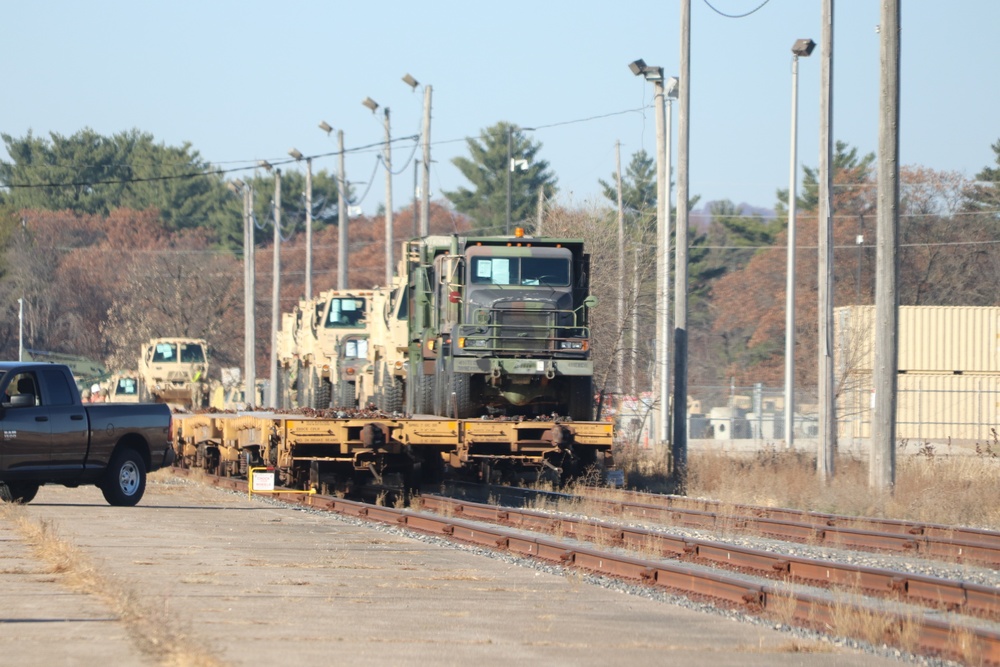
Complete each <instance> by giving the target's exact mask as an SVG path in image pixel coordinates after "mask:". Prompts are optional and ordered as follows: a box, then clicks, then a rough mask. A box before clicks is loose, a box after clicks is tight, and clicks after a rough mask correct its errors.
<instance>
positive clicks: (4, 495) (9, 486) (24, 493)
mask: <svg viewBox="0 0 1000 667" xmlns="http://www.w3.org/2000/svg"><path fill="white" fill-rule="evenodd" d="M36 493H38V484H36V483H34V482H7V483H6V484H0V500H3V501H4V502H8V503H22V504H24V505H27V504H28V503H30V502H31V501H32V500H34V499H35V494H36Z"/></svg>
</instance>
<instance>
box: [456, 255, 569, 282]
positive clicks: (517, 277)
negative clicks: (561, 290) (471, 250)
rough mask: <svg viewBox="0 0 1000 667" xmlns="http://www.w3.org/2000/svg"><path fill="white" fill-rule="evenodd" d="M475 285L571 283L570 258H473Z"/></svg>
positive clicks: (473, 279) (473, 280)
mask: <svg viewBox="0 0 1000 667" xmlns="http://www.w3.org/2000/svg"><path fill="white" fill-rule="evenodd" d="M471 282H472V284H473V285H547V286H549V287H565V286H567V285H569V284H570V265H569V259H566V258H563V257H473V258H472V280H471Z"/></svg>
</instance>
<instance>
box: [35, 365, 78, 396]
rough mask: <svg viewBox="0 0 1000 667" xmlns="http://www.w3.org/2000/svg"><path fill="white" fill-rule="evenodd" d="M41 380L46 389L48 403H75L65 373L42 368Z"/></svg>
mask: <svg viewBox="0 0 1000 667" xmlns="http://www.w3.org/2000/svg"><path fill="white" fill-rule="evenodd" d="M42 380H43V381H44V382H45V387H46V389H47V390H48V394H47V395H48V399H49V405H75V404H76V401H74V400H73V391H72V390H71V389H70V386H69V381H68V380H67V379H66V374H65V373H62V372H60V371H59V370H58V369H55V368H52V369H49V368H45V369H43V370H42Z"/></svg>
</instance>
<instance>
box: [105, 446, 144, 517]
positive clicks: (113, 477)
mask: <svg viewBox="0 0 1000 667" xmlns="http://www.w3.org/2000/svg"><path fill="white" fill-rule="evenodd" d="M100 486H101V491H102V492H103V493H104V499H105V500H107V501H108V504H109V505H114V506H116V507H132V506H133V505H135V504H136V503H138V502H139V501H140V500H141V499H142V494H143V493H145V491H146V465H145V464H144V463H143V462H142V457H141V456H139V454H138V453H136V452H135V451H134V450H131V449H121V450H119V451H118V452H117V453H116V454H115V455H114V457H112V459H111V464H110V465H109V466H108V472H107V476H106V477H105V478H104V481H103V482H102V483H101V485H100Z"/></svg>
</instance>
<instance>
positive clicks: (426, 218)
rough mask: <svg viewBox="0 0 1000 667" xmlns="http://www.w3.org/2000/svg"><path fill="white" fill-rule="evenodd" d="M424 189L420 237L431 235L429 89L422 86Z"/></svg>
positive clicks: (421, 192)
mask: <svg viewBox="0 0 1000 667" xmlns="http://www.w3.org/2000/svg"><path fill="white" fill-rule="evenodd" d="M423 135H424V159H423V165H424V189H423V190H421V191H420V236H427V235H428V234H430V233H431V231H430V225H431V87H430V86H424V131H423Z"/></svg>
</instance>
